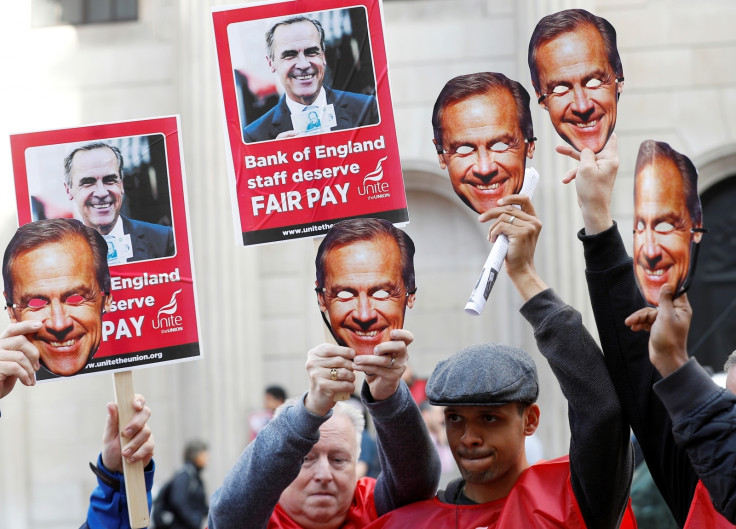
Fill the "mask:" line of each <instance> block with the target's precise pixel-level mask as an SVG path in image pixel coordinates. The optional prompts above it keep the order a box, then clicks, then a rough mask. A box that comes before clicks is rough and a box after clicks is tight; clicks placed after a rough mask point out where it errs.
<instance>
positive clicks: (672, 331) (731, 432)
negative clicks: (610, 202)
mask: <svg viewBox="0 0 736 529" xmlns="http://www.w3.org/2000/svg"><path fill="white" fill-rule="evenodd" d="M691 317H692V310H691V308H690V304H689V302H688V299H687V295H686V294H683V295H682V296H679V297H678V298H677V299H674V300H673V299H672V287H671V286H669V285H665V286H663V287H662V289H661V291H660V294H659V308H658V309H655V308H652V307H647V308H645V309H641V310H639V311H637V312H636V313H634V314H632V315H631V316H630V317H629V318H627V319H626V323H627V324H628V325H629V326H631V327H632V329H633V330H646V331H649V332H650V335H649V358H650V360H651V362H652V365H654V366H655V368H656V369H657V371H659V373H660V374H661V375H662V376H663V377H664V378H663V379H662V380H660V381H659V382H657V383H656V384H655V385H654V391H655V393H656V394H657V396H658V397H659V398H660V399H661V400H662V402H663V403H664V406H665V408H667V412H668V413H669V415H670V417H671V419H672V432H673V435H674V437H675V441H676V442H677V444H678V446H680V447H681V448H682V449H683V450H685V451H686V452H687V454H688V457H689V458H690V461H691V463H692V465H693V468H694V469H695V472H696V474H697V475H698V477H699V478H700V479H701V480H702V482H703V484H704V485H705V487H706V489H708V494H709V495H710V497H711V499H712V500H713V504H714V506H715V507H716V509H717V510H718V511H719V512H721V513H722V514H723V515H724V516H725V517H726V518H727V519H728V520H729V521H730V522H732V523H733V522H736V475H734V471H733V469H734V468H736V406H734V405H735V404H736V395H734V394H733V393H731V392H730V391H728V390H726V389H723V388H721V387H719V386H718V385H717V384H716V383H715V382H713V380H712V379H711V378H710V376H708V374H707V373H706V372H705V370H704V369H703V368H702V367H700V364H698V361H697V360H696V359H695V358H688V354H687V334H688V330H689V328H690V320H691Z"/></svg>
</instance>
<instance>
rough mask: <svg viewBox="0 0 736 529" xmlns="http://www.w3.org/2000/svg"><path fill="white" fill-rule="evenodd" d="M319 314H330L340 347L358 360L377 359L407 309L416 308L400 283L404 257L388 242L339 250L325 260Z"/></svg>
mask: <svg viewBox="0 0 736 529" xmlns="http://www.w3.org/2000/svg"><path fill="white" fill-rule="evenodd" d="M325 271H326V274H325V279H324V287H323V288H324V291H323V292H321V293H319V295H318V299H319V306H320V310H322V311H323V312H324V311H327V316H328V318H329V320H330V326H331V327H332V330H333V331H334V333H335V334H336V335H337V338H338V341H340V342H342V343H341V344H340V345H345V346H347V347H350V348H352V349H353V350H354V351H355V352H356V354H373V349H374V347H375V346H376V345H378V344H380V343H382V342H386V341H389V340H390V339H391V337H390V333H391V330H392V329H401V328H402V327H403V325H404V313H405V311H406V307H407V306H408V307H409V308H411V307H412V306H413V305H414V296H415V295H414V294H409V295H407V292H406V287H405V285H404V281H403V280H402V277H401V252H400V250H399V245H398V244H396V241H394V240H393V239H392V238H390V237H378V238H375V239H371V240H367V241H357V242H354V243H350V244H346V245H343V246H338V247H336V248H333V249H331V250H330V251H329V252H328V254H327V256H326V259H325Z"/></svg>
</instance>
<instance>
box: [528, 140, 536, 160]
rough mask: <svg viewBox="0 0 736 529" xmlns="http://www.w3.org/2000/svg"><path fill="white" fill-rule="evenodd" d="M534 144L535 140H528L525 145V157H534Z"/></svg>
mask: <svg viewBox="0 0 736 529" xmlns="http://www.w3.org/2000/svg"><path fill="white" fill-rule="evenodd" d="M534 145H535V142H533V141H530V142H529V143H527V145H526V157H527V158H529V159H530V160H531V159H532V158H534Z"/></svg>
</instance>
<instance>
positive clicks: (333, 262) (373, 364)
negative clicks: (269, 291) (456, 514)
mask: <svg viewBox="0 0 736 529" xmlns="http://www.w3.org/2000/svg"><path fill="white" fill-rule="evenodd" d="M374 221H375V219H355V220H352V221H343V222H341V223H338V224H337V225H336V226H335V227H333V228H332V230H331V231H330V233H328V235H327V236H326V237H325V239H324V241H323V243H322V245H321V246H320V251H319V252H318V255H320V256H324V261H322V259H320V257H318V258H317V275H318V279H317V285H318V289H317V291H318V296H319V300H320V306H321V308H322V309H323V310H325V311H326V312H331V311H333V309H332V308H330V307H328V306H327V305H332V306H336V305H339V308H338V307H335V308H334V312H337V313H339V314H340V315H341V316H342V319H340V318H337V317H334V318H333V316H330V317H329V319H330V320H331V321H333V322H334V323H333V325H332V328H333V329H334V330H335V337H336V338H337V342H338V343H339V344H340V345H337V344H333V343H324V344H321V345H319V346H317V347H315V348H313V349H312V350H311V351H309V353H308V357H307V364H306V368H307V373H308V374H309V390H308V391H307V392H306V393H305V394H304V395H303V396H302V397H301V398H299V399H298V400H297V401H295V402H292V403H286V404H284V407H283V408H282V409H281V410H280V411H279V413H278V414H277V415H276V416H275V417H274V418H273V419H271V421H269V422H268V424H266V426H264V427H263V429H262V430H261V431H260V432H259V433H258V435H257V436H256V438H255V440H254V441H253V442H252V443H251V444H250V445H249V446H248V447H247V448H246V449H245V451H244V452H243V453H242V454H241V456H240V458H239V459H238V461H237V462H236V463H235V466H234V467H233V468H232V470H231V471H230V472H229V473H228V475H227V476H226V477H225V481H224V483H223V484H222V486H221V487H220V488H219V489H218V490H217V491H216V492H215V494H214V495H213V496H212V500H211V501H210V516H209V529H222V528H228V529H229V528H231V527H249V528H259V529H265V528H266V527H268V528H269V529H277V528H284V529H286V528H288V529H294V528H297V527H298V528H302V529H358V528H362V527H365V526H366V525H368V524H369V523H370V522H372V521H374V520H376V519H377V518H378V517H379V516H380V515H382V514H384V513H387V512H389V511H391V510H392V509H396V508H398V507H401V506H403V505H407V504H409V503H412V502H415V501H420V500H424V499H428V498H431V497H432V496H433V495H434V493H435V491H436V489H437V484H438V481H439V476H440V462H439V456H438V455H437V451H436V450H435V448H434V444H433V443H432V439H431V438H430V436H429V433H428V432H427V428H426V426H425V424H424V421H423V419H422V416H421V413H420V412H419V408H418V407H417V405H416V403H415V402H414V399H413V398H412V396H411V392H410V391H409V388H408V387H407V386H406V384H405V383H404V382H403V381H402V380H401V375H402V374H403V373H404V370H405V369H406V364H407V361H408V346H409V344H410V343H411V342H412V341H413V339H414V337H413V335H412V334H411V332H409V331H408V330H406V329H404V328H403V316H404V309H405V306H406V301H405V299H406V298H407V297H408V296H409V293H408V292H407V286H406V285H405V284H404V279H403V278H402V277H403V276H402V270H404V268H405V267H404V266H402V264H405V265H406V269H407V272H408V271H409V269H410V271H411V277H412V278H413V271H414V265H413V260H412V257H413V243H411V244H410V245H411V252H410V253H406V254H403V255H406V258H407V260H408V261H407V262H404V260H403V259H402V258H401V255H402V253H401V251H400V248H399V242H397V241H396V240H395V239H394V238H393V237H391V236H387V235H385V234H384V235H383V236H381V237H379V238H378V240H376V238H375V237H374V236H372V235H369V234H373V235H375V234H374V233H373V232H374V228H375V229H378V230H379V231H381V233H383V229H384V228H389V231H391V232H392V231H393V230H395V229H396V228H393V226H390V223H388V224H389V226H385V225H384V223H383V222H374ZM396 231H399V232H400V231H401V230H396ZM401 234H402V235H404V236H405V237H407V238H408V236H406V235H405V234H403V232H401ZM343 235H344V236H345V237H343ZM366 237H368V238H367V239H366ZM330 241H333V242H334V243H335V244H331V243H330ZM405 242H407V243H410V240H409V241H405ZM320 262H322V265H320ZM320 271H322V272H324V274H321V273H320ZM338 278H339V279H338ZM412 282H413V279H412ZM411 296H412V300H413V296H414V294H413V291H412V294H411ZM325 298H327V299H325ZM354 312H360V313H365V318H362V319H361V318H359V321H358V320H356V321H353V320H354V318H352V316H350V314H351V313H354ZM379 313H382V314H379ZM345 318H347V320H349V321H348V322H347V323H346V324H345V326H342V325H341V324H340V323H338V322H341V321H343V320H344V319H345ZM326 319H327V318H326ZM341 329H342V330H341ZM343 331H345V332H343ZM348 334H352V336H347V335H348ZM358 372H362V373H363V374H364V375H365V381H364V382H363V385H362V390H361V399H362V401H363V404H364V405H365V407H366V408H367V410H368V412H369V413H370V414H371V417H372V418H373V424H374V426H375V429H376V436H377V441H378V455H379V459H380V461H381V469H382V472H381V474H380V475H379V476H378V478H377V479H374V478H370V477H364V478H360V479H358V478H357V474H356V465H357V463H358V457H359V447H360V441H359V440H360V434H361V431H362V429H363V425H362V417H360V416H359V414H358V416H357V418H356V414H357V412H356V414H352V413H351V411H352V410H351V408H350V407H349V406H345V407H343V406H342V404H340V403H339V402H338V401H339V400H341V397H340V395H344V394H352V393H354V392H355V391H356V380H357V379H356V373H358Z"/></svg>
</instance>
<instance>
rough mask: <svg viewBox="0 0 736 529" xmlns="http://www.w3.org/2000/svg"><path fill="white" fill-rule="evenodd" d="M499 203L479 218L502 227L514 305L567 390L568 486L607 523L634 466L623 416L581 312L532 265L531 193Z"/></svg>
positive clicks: (621, 504) (617, 516)
mask: <svg viewBox="0 0 736 529" xmlns="http://www.w3.org/2000/svg"><path fill="white" fill-rule="evenodd" d="M501 204H502V207H497V208H495V209H493V210H489V211H488V212H486V213H485V214H483V215H482V216H481V220H494V224H493V225H492V227H491V230H490V234H491V239H492V240H495V238H496V237H498V236H499V235H500V234H501V233H503V234H505V235H506V236H507V237H508V239H509V250H508V253H507V254H506V261H505V264H506V271H507V273H508V274H509V277H510V278H511V280H512V281H513V283H514V285H515V286H516V287H517V289H518V291H519V293H520V294H521V297H522V299H523V300H524V301H525V303H524V305H523V306H522V308H521V313H522V315H523V316H524V317H525V318H526V319H527V320H528V321H529V323H531V324H532V327H533V328H534V336H535V338H536V340H537V345H538V347H539V350H540V352H541V353H542V354H543V355H544V356H545V358H547V360H548V361H549V364H550V367H551V368H552V371H553V372H554V374H555V376H556V377H557V380H558V382H559V384H560V388H561V389H562V392H563V394H564V395H565V398H567V401H568V420H569V423H570V430H571V440H570V470H571V481H572V488H573V492H574V493H575V497H576V498H577V500H578V504H579V505H580V509H581V511H582V513H583V517H584V518H585V522H586V524H587V526H588V527H600V528H611V529H614V528H616V527H618V523H619V521H620V520H621V516H622V515H623V512H624V509H625V508H626V503H627V501H628V496H629V488H630V485H631V478H632V474H633V458H632V451H631V445H630V443H629V429H628V424H627V423H626V421H625V420H624V417H623V413H622V410H621V405H620V403H619V400H618V398H617V396H616V392H615V388H614V386H613V382H612V381H611V379H610V377H609V375H608V371H607V370H606V366H605V362H604V359H603V355H602V354H601V351H600V349H599V348H598V346H597V345H596V344H595V341H594V340H593V338H592V337H591V335H590V334H589V333H588V331H587V330H586V329H585V327H584V326H583V323H582V318H581V316H580V313H579V312H578V311H576V310H575V309H573V308H572V307H570V306H569V305H566V304H565V303H564V302H563V301H562V300H561V299H560V298H559V297H558V296H557V295H556V294H555V293H554V292H553V291H552V290H551V289H549V288H548V287H547V285H546V284H545V283H544V281H542V279H541V278H540V277H539V275H538V274H537V272H536V269H535V267H534V250H535V247H536V242H537V238H538V237H539V232H540V230H541V228H542V224H541V222H540V221H539V219H537V217H536V213H535V211H534V208H533V206H532V204H531V201H530V200H529V198H528V197H525V196H520V195H513V196H510V197H507V198H505V199H504V200H503V202H501ZM511 204H518V205H520V206H521V210H517V209H512V208H510V205H511ZM511 216H513V217H514V219H513V222H510V221H511Z"/></svg>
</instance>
